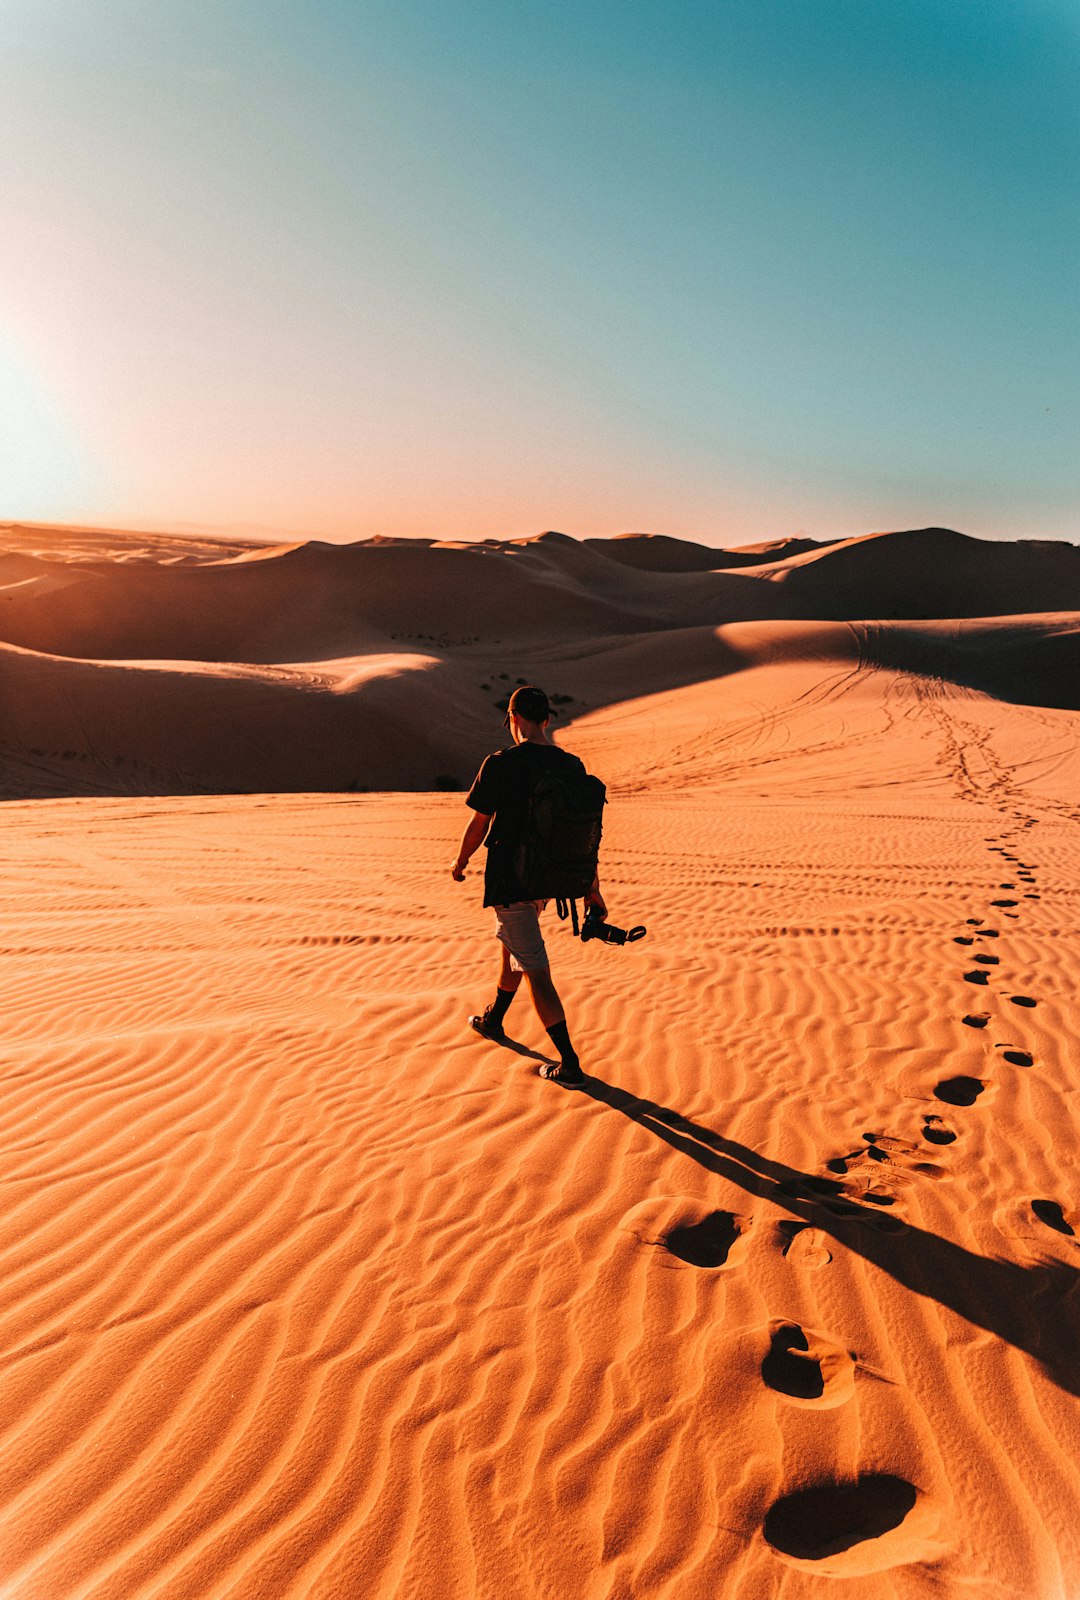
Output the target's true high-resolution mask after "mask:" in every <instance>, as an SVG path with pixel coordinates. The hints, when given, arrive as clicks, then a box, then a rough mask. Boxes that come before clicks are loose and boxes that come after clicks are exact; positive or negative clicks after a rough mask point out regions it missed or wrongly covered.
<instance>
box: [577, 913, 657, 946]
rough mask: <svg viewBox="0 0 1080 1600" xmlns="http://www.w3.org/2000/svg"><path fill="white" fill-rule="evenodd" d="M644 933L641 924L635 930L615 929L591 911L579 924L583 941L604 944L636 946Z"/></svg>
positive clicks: (644, 930)
mask: <svg viewBox="0 0 1080 1600" xmlns="http://www.w3.org/2000/svg"><path fill="white" fill-rule="evenodd" d="M645 933H646V929H645V928H644V926H643V925H642V924H641V923H638V925H637V927H636V928H616V927H615V926H614V925H613V924H612V923H610V922H608V921H607V920H606V919H605V918H604V917H601V916H599V915H598V914H597V913H596V912H595V911H593V910H591V909H590V910H589V911H588V913H587V914H586V917H585V921H584V922H583V923H582V924H581V937H582V939H583V940H585V939H602V940H603V942H604V944H636V943H637V941H638V940H639V939H644V937H645Z"/></svg>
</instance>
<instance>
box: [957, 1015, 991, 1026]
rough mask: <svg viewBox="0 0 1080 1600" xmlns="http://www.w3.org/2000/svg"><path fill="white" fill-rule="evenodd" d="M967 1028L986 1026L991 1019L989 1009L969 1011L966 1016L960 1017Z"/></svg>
mask: <svg viewBox="0 0 1080 1600" xmlns="http://www.w3.org/2000/svg"><path fill="white" fill-rule="evenodd" d="M960 1020H961V1021H962V1022H963V1024H964V1026H965V1028H985V1027H986V1024H987V1023H988V1022H989V1021H990V1013H989V1011H969V1012H968V1014H967V1016H966V1017H962V1018H961V1019H960Z"/></svg>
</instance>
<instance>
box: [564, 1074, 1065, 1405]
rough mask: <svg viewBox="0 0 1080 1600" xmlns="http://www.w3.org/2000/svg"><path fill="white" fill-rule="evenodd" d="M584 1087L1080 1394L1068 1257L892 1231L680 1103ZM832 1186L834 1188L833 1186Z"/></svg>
mask: <svg viewBox="0 0 1080 1600" xmlns="http://www.w3.org/2000/svg"><path fill="white" fill-rule="evenodd" d="M578 1092H579V1093H584V1094H588V1095H590V1096H591V1098H592V1099H594V1100H597V1101H599V1102H600V1103H601V1104H603V1105H606V1106H610V1107H611V1109H612V1110H613V1111H619V1112H621V1113H622V1114H623V1116H626V1117H629V1118H630V1119H631V1121H633V1122H636V1123H638V1124H639V1126H641V1127H643V1128H648V1130H649V1132H650V1133H653V1134H655V1135H656V1137H657V1138H658V1139H662V1140H663V1141H664V1143H665V1144H669V1145H670V1146H671V1147H672V1149H673V1150H678V1151H680V1152H681V1153H682V1154H683V1155H685V1156H689V1157H690V1159H691V1160H692V1161H696V1162H697V1163H698V1165H699V1166H702V1167H705V1168H706V1169H707V1170H708V1171H709V1172H714V1173H716V1175H717V1176H718V1177H721V1178H726V1179H727V1180H728V1181H729V1182H731V1183H736V1184H738V1185H739V1187H740V1188H742V1189H745V1190H746V1192H747V1193H748V1194H753V1195H758V1196H759V1197H760V1198H761V1199H763V1200H770V1201H772V1202H773V1204H774V1205H778V1206H783V1207H784V1208H785V1210H787V1211H790V1212H791V1213H792V1214H793V1215H794V1216H796V1217H801V1218H803V1219H804V1220H805V1221H806V1222H807V1223H809V1224H810V1225H811V1226H813V1227H815V1228H818V1229H820V1230H821V1231H822V1232H823V1233H828V1234H830V1235H831V1236H832V1237H833V1238H834V1239H836V1240H837V1241H838V1242H839V1243H840V1244H841V1245H843V1247H844V1248H845V1249H846V1250H851V1251H853V1252H854V1253H855V1254H856V1255H861V1256H863V1257H864V1258H865V1259H866V1260H867V1261H872V1262H873V1264H874V1265H875V1266H876V1267H880V1268H881V1270H882V1271H883V1272H887V1273H889V1274H890V1276H891V1277H893V1278H895V1279H896V1281H897V1282H898V1283H902V1284H903V1285H904V1287H905V1288H908V1289H911V1290H913V1291H914V1293H915V1294H919V1295H923V1296H925V1297H926V1298H927V1299H930V1300H936V1301H937V1302H938V1304H939V1305H942V1306H946V1307H948V1309H949V1310H950V1311H955V1312H956V1314H957V1315H958V1316H961V1317H964V1318H965V1319H966V1320H967V1321H968V1322H971V1323H974V1324H975V1325H976V1326H977V1327H980V1328H985V1329H986V1330H987V1331H988V1332H989V1333H993V1334H995V1335H996V1336H997V1337H998V1338H999V1339H1004V1340H1006V1341H1007V1343H1009V1344H1011V1345H1015V1346H1016V1348H1017V1349H1018V1350H1023V1351H1025V1352H1026V1353H1027V1354H1028V1355H1030V1356H1033V1357H1034V1358H1035V1360H1036V1361H1038V1362H1039V1363H1040V1364H1041V1366H1042V1367H1043V1370H1044V1371H1045V1372H1046V1374H1047V1376H1048V1377H1050V1378H1052V1379H1053V1381H1054V1382H1055V1383H1056V1384H1058V1385H1059V1386H1060V1387H1061V1388H1062V1389H1066V1390H1068V1391H1069V1393H1071V1394H1080V1296H1078V1295H1077V1289H1078V1287H1080V1271H1077V1269H1076V1268H1074V1267H1071V1266H1069V1265H1067V1264H1066V1263H1064V1262H1060V1261H1046V1262H1040V1263H1036V1264H1034V1265H1032V1266H1023V1265H1021V1264H1020V1263H1018V1262H1013V1261H1005V1260H997V1259H994V1258H992V1257H989V1256H979V1255H975V1254H974V1253H973V1252H972V1251H970V1250H965V1249H963V1247H962V1246H960V1245H956V1244H952V1243H950V1241H949V1240H948V1239H942V1238H939V1237H938V1236H937V1235H936V1234H933V1233H927V1232H925V1231H924V1230H923V1229H921V1228H916V1227H911V1226H906V1225H905V1226H903V1227H901V1228H900V1229H896V1224H895V1223H893V1228H892V1229H890V1230H889V1231H885V1228H884V1227H883V1224H885V1226H887V1225H888V1221H891V1220H892V1219H886V1218H883V1217H882V1216H881V1215H880V1214H875V1213H873V1212H871V1211H870V1210H869V1208H868V1207H865V1206H861V1205H857V1204H855V1203H854V1202H853V1201H850V1200H846V1199H845V1198H844V1197H843V1196H841V1195H840V1193H839V1185H838V1184H837V1185H832V1184H830V1183H829V1181H828V1180H827V1179H823V1178H821V1177H816V1176H812V1175H811V1174H808V1173H805V1172H800V1171H798V1170H797V1168H795V1167H788V1166H785V1165H783V1163H782V1162H779V1161H771V1160H769V1159H768V1158H767V1157H765V1156H762V1155H759V1154H758V1153H757V1151H756V1150H751V1149H749V1148H748V1147H747V1146H746V1145H742V1144H737V1143H736V1142H735V1141H734V1140H733V1139H726V1138H724V1137H723V1136H722V1135H721V1134H718V1133H713V1132H712V1130H711V1129H709V1128H703V1127H700V1126H699V1125H698V1124H697V1123H694V1122H691V1121H689V1119H688V1118H686V1117H684V1116H682V1115H681V1113H679V1112H677V1111H671V1110H668V1109H666V1108H665V1107H663V1106H658V1105H655V1104H654V1103H653V1102H652V1101H650V1100H639V1099H638V1098H637V1096H636V1095H632V1094H627V1093H626V1092H625V1091H624V1090H622V1089H618V1088H616V1087H615V1086H614V1085H612V1084H608V1083H604V1082H603V1081H602V1080H600V1079H598V1078H590V1079H588V1081H587V1082H586V1083H585V1084H584V1085H583V1086H582V1089H581V1090H579V1091H578ZM830 1190H832V1191H834V1193H833V1194H830V1192H829V1191H830Z"/></svg>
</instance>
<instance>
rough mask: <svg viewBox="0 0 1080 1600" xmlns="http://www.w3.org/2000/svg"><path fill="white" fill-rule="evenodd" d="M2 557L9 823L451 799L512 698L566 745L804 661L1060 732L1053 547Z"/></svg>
mask: <svg viewBox="0 0 1080 1600" xmlns="http://www.w3.org/2000/svg"><path fill="white" fill-rule="evenodd" d="M6 542H7V543H8V545H9V547H10V548H9V550H8V551H7V553H5V554H3V555H2V556H0V716H2V726H3V728H4V742H3V750H4V757H5V759H4V768H3V779H2V784H0V793H3V794H4V795H5V796H6V797H8V798H17V797H20V796H25V797H30V796H47V795H64V794H93V793H98V794H100V793H104V794H135V793H148V794H162V793H199V792H213V793H216V792H245V791H248V792H250V791H261V790H270V789H274V790H303V791H308V790H312V789H326V790H341V789H347V790H353V791H355V790H362V789H387V788H394V789H432V788H447V787H454V786H455V785H456V786H459V787H460V786H461V785H463V784H464V783H465V782H466V781H467V780H468V778H469V776H470V774H471V772H472V771H473V770H475V767H476V765H477V764H478V762H479V761H480V759H481V757H482V756H483V755H484V753H485V752H486V751H487V750H488V749H489V748H490V745H491V740H492V735H493V732H494V733H495V734H497V733H498V724H499V713H498V709H497V708H498V704H499V702H501V701H505V698H506V695H507V694H508V693H509V691H510V690H511V689H512V688H513V687H514V684H515V682H517V681H525V680H526V679H529V678H536V679H539V680H540V681H541V682H542V683H544V685H545V686H546V687H547V688H548V689H549V691H550V692H552V693H554V694H557V695H558V696H559V697H560V698H559V703H560V705H561V706H562V708H563V712H564V716H565V717H566V719H567V720H568V721H571V720H573V719H575V718H577V717H579V716H580V715H581V714H582V713H583V712H584V711H591V710H596V709H597V708H598V707H601V706H604V705H608V704H615V703H618V702H625V701H627V700H636V699H640V698H641V697H642V696H648V695H653V694H657V693H661V692H665V693H666V692H667V691H668V690H670V689H673V688H679V687H685V686H687V685H689V684H692V683H709V682H712V681H714V680H715V679H716V678H717V676H718V675H720V674H729V673H734V672H742V671H745V670H747V669H748V668H751V667H754V666H756V665H760V664H762V663H763V662H767V661H785V660H786V661H800V660H803V659H806V658H810V659H835V660H837V661H841V660H843V661H850V662H856V663H861V664H863V665H869V664H874V663H876V664H878V665H881V666H885V667H888V668H890V669H892V670H895V671H905V672H910V673H913V674H916V675H918V676H920V677H921V678H926V679H930V680H933V681H935V682H936V681H946V682H953V683H956V684H960V685H962V686H963V687H965V688H970V689H975V690H980V691H984V692H986V693H989V694H992V695H994V696H996V697H998V698H1003V699H1011V700H1018V701H1021V702H1024V703H1029V704H1043V705H1048V706H1056V707H1060V708H1064V709H1076V708H1077V707H1080V687H1078V686H1080V671H1078V670H1077V669H1078V667H1080V631H1078V628H1077V619H1078V617H1080V556H1078V553H1077V551H1076V549H1075V548H1074V547H1072V546H1070V545H1034V544H1032V543H1030V542H1024V541H1018V542H1016V543H1013V544H997V545H995V544H988V543H986V542H982V541H978V540H973V539H969V538H966V537H964V536H963V535H961V534H957V533H951V532H949V531H948V530H943V529H923V530H919V531H916V532H910V533H894V534H878V535H871V536H869V537H867V538H863V539H853V540H841V541H836V542H833V543H830V544H825V545H816V544H813V543H812V542H811V541H807V540H790V541H782V542H780V543H779V544H778V545H773V546H760V547H756V548H754V549H751V550H746V551H742V552H739V551H736V552H731V551H712V550H706V549H704V547H702V546H698V545H694V544H692V543H690V542H689V541H681V540H671V539H660V538H650V537H644V536H641V537H633V538H624V539H616V540H606V541H604V540H586V541H584V542H579V541H576V540H573V539H570V538H567V537H566V536H565V535H563V534H557V533H548V534H543V535H541V536H540V537H539V538H536V539H531V540H510V541H505V542H501V543H500V542H497V541H487V542H486V543H484V544H482V545H458V544H453V543H446V542H439V541H432V540H395V539H377V540H369V541H366V542H363V543H360V544H355V545H347V546H336V545H327V544H321V543H319V542H317V541H312V542H309V543H305V544H299V545H291V546H273V547H258V546H255V547H253V546H250V545H240V544H238V543H236V542H235V541H234V542H233V543H229V542H228V541H221V542H219V543H217V544H215V543H213V542H212V541H209V540H206V539H193V540H191V541H188V540H173V541H172V542H171V543H169V542H168V541H166V540H165V539H164V537H163V536H152V535H142V534H126V535H125V534H119V533H113V534H109V533H108V532H107V531H105V530H99V531H97V532H92V531H87V530H77V529H51V530H50V529H42V528H26V527H19V526H17V525H10V526H9V527H8V528H7V530H6ZM695 552H696V554H695ZM729 568H734V570H728V569H729ZM1002 613H1005V614H1004V615H1003V614H1002ZM942 619H945V620H942ZM830 625H831V626H830Z"/></svg>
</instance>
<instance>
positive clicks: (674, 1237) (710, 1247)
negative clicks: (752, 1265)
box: [621, 1194, 754, 1272]
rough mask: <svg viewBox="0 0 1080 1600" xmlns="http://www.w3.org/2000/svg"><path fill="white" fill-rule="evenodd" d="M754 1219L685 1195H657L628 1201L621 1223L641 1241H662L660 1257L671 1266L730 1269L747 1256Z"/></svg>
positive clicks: (677, 1269) (642, 1242)
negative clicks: (635, 1201) (631, 1204)
mask: <svg viewBox="0 0 1080 1600" xmlns="http://www.w3.org/2000/svg"><path fill="white" fill-rule="evenodd" d="M753 1221H754V1219H753V1217H752V1216H739V1215H738V1213H737V1212H734V1211H716V1210H713V1208H712V1207H711V1206H709V1205H707V1204H703V1203H701V1202H700V1201H693V1200H687V1199H686V1198H685V1196H682V1197H677V1196H675V1195H662V1194H661V1195H653V1196H652V1197H651V1198H650V1199H648V1200H641V1201H639V1202H638V1203H637V1205H634V1206H631V1208H630V1210H629V1211H627V1212H626V1213H625V1215H624V1216H623V1219H622V1222H621V1227H622V1228H623V1230H624V1231H625V1232H626V1233H629V1234H631V1235H632V1236H633V1237H634V1238H635V1239H636V1240H637V1242H638V1243H639V1244H647V1245H660V1246H662V1250H663V1253H662V1256H661V1261H662V1263H663V1265H665V1266H667V1267H669V1268H670V1269H671V1270H673V1271H677V1272H683V1271H685V1270H686V1267H688V1266H690V1267H708V1268H724V1269H727V1270H730V1269H731V1268H732V1267H737V1266H739V1265H741V1263H742V1261H743V1259H744V1257H745V1256H746V1253H747V1251H748V1249H749V1247H750V1234H751V1229H752V1226H753Z"/></svg>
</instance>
